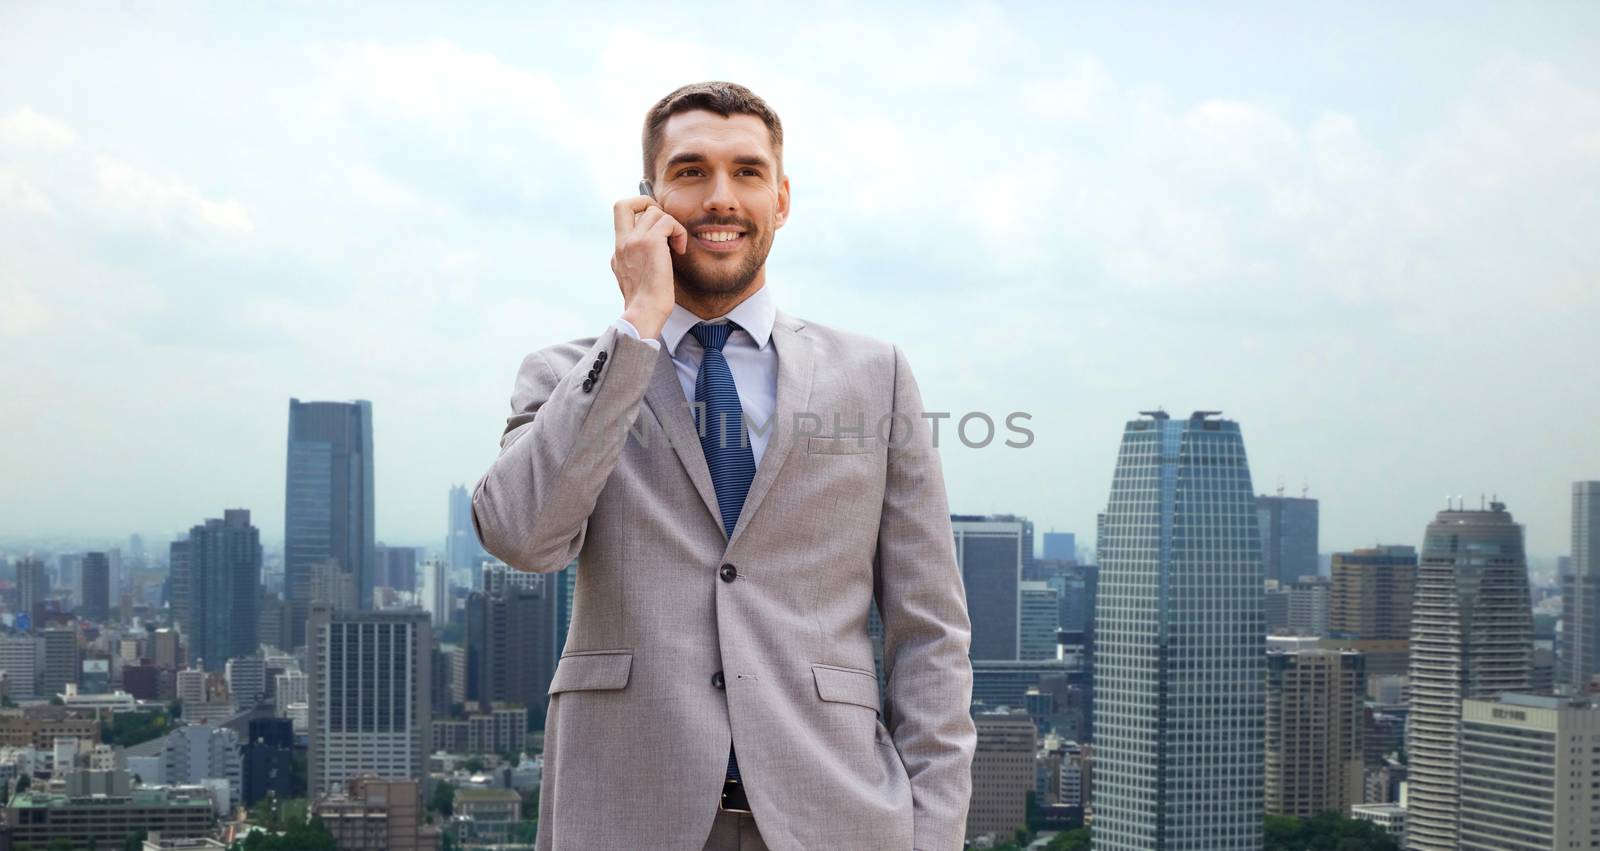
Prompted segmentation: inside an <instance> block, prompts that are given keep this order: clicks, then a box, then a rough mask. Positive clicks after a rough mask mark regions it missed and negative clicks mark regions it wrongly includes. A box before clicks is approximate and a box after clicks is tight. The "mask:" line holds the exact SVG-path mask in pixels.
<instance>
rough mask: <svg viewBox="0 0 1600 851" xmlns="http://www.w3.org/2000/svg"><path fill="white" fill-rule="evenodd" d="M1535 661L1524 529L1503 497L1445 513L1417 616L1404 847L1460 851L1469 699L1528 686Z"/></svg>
mask: <svg viewBox="0 0 1600 851" xmlns="http://www.w3.org/2000/svg"><path fill="white" fill-rule="evenodd" d="M1532 667H1533V608H1532V606H1531V604H1530V603H1529V600H1528V560H1527V557H1526V555H1524V552H1523V545H1522V526H1521V525H1519V524H1517V523H1516V522H1514V521H1513V520H1512V519H1511V514H1510V512H1508V511H1506V507H1505V505H1504V504H1503V503H1500V502H1491V503H1489V507H1488V508H1487V509H1484V510H1479V511H1468V510H1465V509H1462V508H1459V507H1458V508H1454V509H1449V510H1446V511H1441V512H1439V514H1438V516H1437V517H1436V518H1435V519H1434V521H1433V522H1432V523H1429V524H1428V531H1427V533H1426V535H1425V536H1424V537H1423V542H1422V557H1421V559H1420V560H1419V562H1418V566H1417V585H1416V591H1415V593H1414V596H1413V608H1412V614H1411V716H1410V718H1409V719H1408V720H1407V722H1406V759H1407V761H1408V763H1409V766H1408V767H1409V770H1410V775H1409V786H1410V792H1409V797H1408V799H1407V810H1406V848H1408V849H1421V851H1445V850H1446V849H1454V848H1455V847H1456V844H1457V842H1456V840H1457V804H1458V799H1459V790H1460V787H1459V777H1458V774H1459V771H1460V763H1461V760H1460V742H1459V736H1460V731H1461V701H1463V700H1466V699H1469V698H1474V699H1484V700H1494V699H1495V698H1496V697H1497V696H1499V695H1501V694H1503V693H1505V692H1519V691H1527V690H1528V677H1529V674H1530V673H1531V672H1532Z"/></svg>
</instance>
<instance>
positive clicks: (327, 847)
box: [229, 818, 338, 851]
mask: <svg viewBox="0 0 1600 851" xmlns="http://www.w3.org/2000/svg"><path fill="white" fill-rule="evenodd" d="M229 851H338V845H337V843H335V842H334V841H333V834H332V833H329V832H328V827H327V825H325V824H323V823H322V819H319V818H313V819H312V820H311V821H309V822H300V823H297V824H293V825H290V826H289V828H288V829H287V830H285V831H284V832H283V833H280V834H270V833H261V832H256V833H252V834H250V835H249V836H246V837H245V838H244V840H243V841H240V842H235V843H234V844H233V846H232V847H231V848H230V850H229Z"/></svg>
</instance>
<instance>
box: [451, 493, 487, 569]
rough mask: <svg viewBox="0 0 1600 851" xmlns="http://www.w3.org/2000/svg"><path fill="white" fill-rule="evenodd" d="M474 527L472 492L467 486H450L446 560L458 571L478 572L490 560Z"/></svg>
mask: <svg viewBox="0 0 1600 851" xmlns="http://www.w3.org/2000/svg"><path fill="white" fill-rule="evenodd" d="M489 557H490V556H489V554H488V553H486V552H484V551H483V544H482V542H480V541H479V540H478V530H477V529H476V528H474V527H473V525H472V491H469V490H467V486H466V485H451V486H450V525H449V530H448V534H447V537H446V538H445V559H446V561H447V562H448V563H449V564H450V566H451V567H452V568H454V569H456V570H477V568H478V563H479V562H481V561H483V560H484V559H487V558H489Z"/></svg>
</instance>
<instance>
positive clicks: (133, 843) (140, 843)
mask: <svg viewBox="0 0 1600 851" xmlns="http://www.w3.org/2000/svg"><path fill="white" fill-rule="evenodd" d="M146 838H147V834H146V833H145V832H144V831H142V830H136V831H134V832H132V833H130V834H128V835H127V836H125V837H123V839H122V851H143V849H144V841H145V839H146Z"/></svg>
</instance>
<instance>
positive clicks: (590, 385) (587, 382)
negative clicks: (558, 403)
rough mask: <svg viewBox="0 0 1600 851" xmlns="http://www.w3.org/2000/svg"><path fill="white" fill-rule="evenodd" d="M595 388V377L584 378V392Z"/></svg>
mask: <svg viewBox="0 0 1600 851" xmlns="http://www.w3.org/2000/svg"><path fill="white" fill-rule="evenodd" d="M593 389H594V379H593V378H585V379H584V380H583V392H585V393H588V392H589V391H590V390H593Z"/></svg>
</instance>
